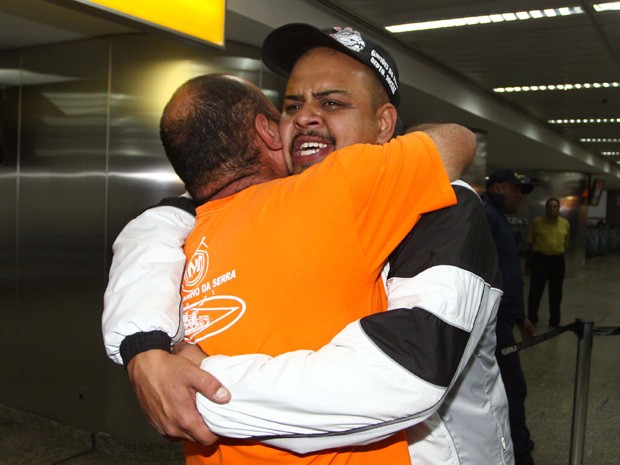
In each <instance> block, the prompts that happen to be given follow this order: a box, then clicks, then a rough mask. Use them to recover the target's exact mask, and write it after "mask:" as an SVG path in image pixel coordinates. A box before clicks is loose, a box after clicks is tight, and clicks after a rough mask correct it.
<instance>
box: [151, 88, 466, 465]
mask: <svg viewBox="0 0 620 465" xmlns="http://www.w3.org/2000/svg"><path fill="white" fill-rule="evenodd" d="M231 88H234V91H231V92H230V93H229V94H227V92H228V90H229V89H231ZM244 90H245V91H246V92H245V93H246V94H247V93H248V92H247V91H248V90H251V91H252V92H256V90H255V88H253V86H251V85H249V84H248V83H241V82H239V80H237V79H233V78H231V77H222V76H215V77H214V76H207V77H202V78H196V79H194V80H192V81H189V82H188V83H186V84H185V85H184V86H182V87H181V88H180V89H179V91H177V92H176V93H175V95H174V96H173V98H172V100H171V102H170V103H169V104H168V106H167V107H166V110H165V112H164V116H163V118H162V131H161V133H162V140H163V142H164V147H165V148H166V153H167V155H168V156H169V158H170V160H171V162H172V164H173V166H174V168H175V170H176V171H177V174H179V176H180V177H181V178H182V179H183V180H184V182H185V183H186V187H187V188H188V191H189V192H190V193H191V194H192V196H193V197H194V198H195V199H202V201H203V202H204V201H206V203H203V204H202V205H201V206H200V207H199V208H198V218H197V225H196V229H195V231H194V232H193V233H192V235H191V236H190V238H189V239H188V241H187V243H186V252H187V255H188V263H187V268H186V273H185V276H184V282H183V314H184V315H183V319H184V325H185V327H186V335H187V337H188V338H189V339H190V340H192V341H193V342H196V343H198V344H200V346H201V347H202V348H203V350H205V351H206V352H207V353H220V354H228V355H235V354H243V353H251V352H263V353H267V354H271V355H277V354H279V353H282V352H286V351H290V350H294V349H301V348H304V349H318V348H319V347H320V346H322V345H324V344H325V343H327V342H328V341H329V339H330V338H331V336H333V334H334V333H335V332H337V331H338V330H340V329H342V328H343V327H344V326H346V324H347V323H349V322H350V321H352V320H355V319H357V318H360V317H362V316H365V315H368V314H370V313H372V312H376V311H380V310H384V309H385V294H384V290H383V285H382V283H381V282H380V280H379V279H378V278H379V273H380V271H381V269H382V267H383V265H384V263H385V261H386V259H387V257H388V255H389V253H390V252H391V251H392V250H393V249H394V248H395V247H396V245H398V243H399V242H400V240H401V239H402V238H403V237H404V236H405V235H406V234H407V233H408V232H409V230H410V229H411V228H412V226H413V225H414V224H415V222H416V221H417V219H418V218H419V217H420V215H421V214H423V213H425V212H428V211H431V210H434V209H437V208H441V207H444V206H447V205H451V204H453V203H454V201H455V198H454V192H453V190H452V188H451V186H450V184H449V181H448V178H447V177H446V174H445V172H444V171H443V168H442V164H441V161H440V159H439V157H438V156H437V149H436V147H435V146H434V145H433V143H432V140H431V138H429V137H428V136H427V135H425V134H423V133H415V134H412V135H409V136H406V138H403V139H397V140H395V141H394V142H392V143H390V144H388V145H385V146H373V145H365V146H359V145H358V146H352V147H350V148H347V149H343V150H341V152H340V153H339V154H335V155H332V156H331V157H329V159H327V160H326V161H325V162H323V163H322V164H320V165H318V166H316V167H314V168H312V169H309V170H307V172H306V173H303V174H302V175H299V176H295V177H290V178H286V179H278V178H280V177H282V176H283V175H285V174H286V171H287V169H288V168H289V166H290V165H289V163H288V160H287V159H286V158H285V157H284V156H283V155H277V151H278V150H280V152H281V148H282V146H281V143H280V144H278V141H279V135H278V136H277V137H276V136H274V131H271V127H272V123H273V121H272V120H271V119H270V117H268V116H265V114H266V113H268V112H270V111H273V110H275V109H273V110H271V109H264V108H262V107H261V106H260V105H257V108H245V109H244V110H242V111H238V110H239V109H238V108H236V107H238V106H239V105H237V104H236V103H235V101H234V100H229V101H226V100H224V102H223V104H222V106H221V107H217V108H216V109H213V106H211V107H209V108H210V109H211V110H212V112H211V113H208V114H202V113H200V111H201V110H203V109H204V108H206V107H207V105H203V103H205V102H204V101H201V99H205V98H207V99H208V98H210V97H211V96H212V95H217V96H218V97H217V98H219V99H224V98H225V97H226V98H229V99H235V98H236V99H242V100H239V101H244V102H247V101H248V100H251V99H250V97H249V96H248V95H245V94H244V93H243V91H244ZM224 96H225V97H224ZM265 100H266V99H265ZM193 103H197V104H196V105H192V104H193ZM210 103H213V102H210ZM261 105H267V106H269V104H265V102H262V103H261ZM231 108H232V109H233V112H232V113H231V112H230V111H229V112H228V113H230V114H227V110H230V109H231ZM261 111H262V112H263V113H264V114H261V113H260V112H261ZM209 115H211V116H212V118H211V119H212V120H217V123H215V124H214V125H213V132H218V131H219V132H220V133H226V134H229V133H230V132H229V131H226V130H224V131H222V129H221V127H220V126H218V124H219V123H220V122H221V121H222V120H224V121H228V120H230V119H234V117H235V115H236V117H237V118H238V119H239V118H240V116H243V117H244V118H245V121H246V122H247V119H248V118H250V119H252V116H253V115H256V118H255V119H254V126H255V131H254V132H252V131H251V130H250V131H249V132H250V136H249V137H250V138H251V140H249V141H247V144H248V145H249V146H250V147H246V149H245V150H244V149H243V147H239V150H238V152H239V153H238V154H237V155H239V156H240V158H241V161H237V160H235V161H232V158H231V157H235V151H234V150H229V153H228V154H227V156H226V157H223V159H219V160H216V161H213V162H212V163H211V162H210V163H211V164H210V165H209V164H208V163H207V165H206V166H198V165H197V164H196V163H194V161H195V160H191V159H190V158H192V157H193V158H196V159H200V162H202V161H203V159H205V158H208V157H210V156H211V154H212V153H213V152H218V150H217V146H218V145H217V143H215V142H214V140H213V139H214V138H212V139H211V140H209V141H203V142H198V140H197V139H196V138H195V137H198V138H200V137H201V134H202V133H204V132H206V133H209V130H207V131H202V132H201V131H192V127H191V124H187V121H188V119H191V120H192V121H193V122H195V123H196V124H198V125H200V126H201V127H207V128H209V127H210V126H209V118H208V116H209ZM453 129H454V128H452V131H453ZM462 129H463V131H466V130H465V129H464V128H462ZM190 132H191V133H192V134H194V136H195V137H193V136H192V137H193V138H192V140H191V141H188V140H187V136H188V133H190ZM467 133H468V134H469V132H468V131H467ZM196 134H198V135H197V136H196ZM252 134H254V138H253V140H252ZM431 134H434V135H433V137H434V138H435V139H436V138H437V137H438V135H439V136H441V131H435V132H433V131H431ZM218 135H222V134H218ZM225 138H226V141H225V142H223V144H222V145H230V143H231V141H230V140H229V138H227V137H225ZM242 142H243V141H242ZM251 145H255V146H256V148H257V152H258V154H257V157H258V159H255V158H253V157H252V153H255V151H253V150H252V147H251ZM200 147H209V148H210V150H209V151H208V152H206V153H195V152H196V149H198V148H200ZM214 147H216V148H214ZM450 149H451V150H454V151H456V152H457V153H458V152H459V150H458V149H457V147H456V146H455V147H450ZM274 151H275V152H276V154H274ZM461 153H462V152H461ZM248 154H249V155H248ZM201 157H202V158H201ZM230 166H234V167H236V168H237V169H236V170H235V169H229V167H230ZM197 173H203V174H204V173H207V175H206V177H205V176H204V175H203V174H197ZM412 199H415V202H413V201H412ZM412 204H415V205H412ZM388 207H389V208H388ZM309 244H314V245H313V246H311V245H309ZM302 245H303V246H302ZM351 264H355V265H354V266H351ZM304 295H305V296H307V298H306V299H303V296H304ZM300 297H302V298H300ZM334 309H338V311H337V312H334ZM341 310H343V311H341ZM186 452H187V462H188V463H189V464H193V463H200V464H207V463H209V464H210V463H239V464H242V463H265V464H272V463H310V462H312V463H350V464H370V463H390V464H398V463H403V464H408V463H409V455H408V451H407V443H406V439H405V435H404V433H399V434H396V435H394V436H392V437H391V438H388V439H387V440H384V441H381V442H378V443H375V444H372V445H370V446H364V447H351V448H346V449H338V450H337V451H325V452H320V453H316V454H308V455H303V456H298V455H293V454H291V453H289V452H284V451H281V450H279V449H276V448H273V447H269V446H264V445H259V444H251V443H244V442H242V441H238V440H237V441H229V440H223V441H221V442H220V443H219V444H218V445H216V446H212V447H209V448H205V447H202V446H199V445H196V444H191V443H188V445H187V448H186Z"/></svg>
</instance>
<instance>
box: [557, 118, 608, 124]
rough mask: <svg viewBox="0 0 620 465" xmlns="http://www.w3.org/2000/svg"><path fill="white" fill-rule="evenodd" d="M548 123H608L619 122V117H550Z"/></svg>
mask: <svg viewBox="0 0 620 465" xmlns="http://www.w3.org/2000/svg"><path fill="white" fill-rule="evenodd" d="M548 123H549V124H609V123H620V118H570V119H550V120H549V121H548Z"/></svg>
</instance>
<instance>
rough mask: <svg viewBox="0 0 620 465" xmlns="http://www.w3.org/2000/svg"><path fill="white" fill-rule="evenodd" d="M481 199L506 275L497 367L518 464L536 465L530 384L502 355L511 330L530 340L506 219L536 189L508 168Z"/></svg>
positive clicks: (514, 359) (513, 356) (514, 358)
mask: <svg viewBox="0 0 620 465" xmlns="http://www.w3.org/2000/svg"><path fill="white" fill-rule="evenodd" d="M486 188H487V190H486V192H484V193H483V194H482V196H481V197H482V201H483V202H484V210H485V213H486V215H487V219H488V220H489V225H490V226H491V233H492V235H493V240H494V241H495V247H496V248H497V255H498V258H499V267H500V270H501V274H502V281H503V284H502V290H503V292H504V294H503V295H502V300H501V301H500V304H499V309H498V311H497V326H496V335H497V349H498V351H497V352H496V356H497V362H498V364H499V369H500V372H501V374H502V380H503V382H504V386H505V388H506V395H507V397H508V413H509V419H510V430H511V436H512V442H513V446H514V452H515V464H516V465H532V464H533V463H534V460H533V458H532V450H533V449H534V442H533V441H532V439H531V438H530V431H529V429H528V427H527V424H526V421H525V397H526V396H527V385H526V383H525V376H524V375H523V370H522V369H521V361H520V359H519V354H518V352H512V353H510V354H507V355H502V354H501V353H499V351H500V350H501V349H502V348H504V347H508V346H512V345H514V344H515V343H516V342H515V337H514V333H513V328H514V326H515V325H517V327H518V328H519V330H520V332H521V336H522V337H523V339H528V338H530V337H532V336H533V335H534V334H535V332H536V329H535V326H534V324H533V323H532V322H531V321H530V320H528V319H527V318H526V317H525V307H524V300H523V274H522V272H521V260H520V257H519V248H518V246H517V240H516V238H515V234H514V232H513V230H512V229H511V227H510V224H509V223H508V220H507V219H506V214H511V213H516V212H517V211H518V210H519V207H520V205H521V202H522V200H523V197H524V196H525V195H527V194H529V193H530V192H532V190H533V189H534V185H533V184H532V183H531V182H529V180H528V179H527V178H526V177H525V176H522V175H519V174H518V173H515V172H514V171H513V170H510V169H500V170H496V171H493V172H492V173H491V175H490V176H489V177H488V179H487V182H486Z"/></svg>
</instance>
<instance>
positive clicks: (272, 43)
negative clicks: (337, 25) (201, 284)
mask: <svg viewBox="0 0 620 465" xmlns="http://www.w3.org/2000/svg"><path fill="white" fill-rule="evenodd" d="M315 47H328V48H333V49H335V50H338V51H339V52H342V53H346V54H347V55H349V56H351V57H353V58H355V59H357V57H356V56H355V55H354V54H353V53H352V52H351V51H350V50H349V49H348V48H346V47H345V46H344V45H341V44H340V42H338V41H337V40H335V39H332V38H331V37H330V36H329V35H328V34H326V33H325V32H323V31H322V30H320V29H319V28H317V27H314V26H311V25H309V24H304V23H293V24H286V25H284V26H281V27H279V28H277V29H274V30H273V31H271V33H269V35H268V36H267V37H266V38H265V41H264V42H263V48H262V51H261V55H262V59H263V63H265V66H267V68H269V69H270V70H272V71H273V72H274V73H276V74H279V75H280V76H284V77H289V76H290V74H291V70H292V69H293V65H295V62H296V61H297V60H298V58H299V57H300V56H301V55H303V54H304V52H306V51H308V50H310V49H311V48H315Z"/></svg>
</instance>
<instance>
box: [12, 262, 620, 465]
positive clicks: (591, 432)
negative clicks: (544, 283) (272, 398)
mask: <svg viewBox="0 0 620 465" xmlns="http://www.w3.org/2000/svg"><path fill="white" fill-rule="evenodd" d="M526 290H527V289H526ZM618 297H620V254H615V255H611V256H607V257H599V258H595V259H592V260H589V261H588V263H587V265H586V273H585V274H584V275H583V276H580V277H575V278H568V279H567V280H566V282H565V295H564V302H563V315H562V319H563V323H564V324H566V323H568V322H570V321H573V320H574V319H575V318H579V319H581V320H583V321H588V320H589V321H593V322H594V326H595V327H608V326H620V304H619V303H618V300H619V299H618ZM545 298H546V295H545V296H543V299H545ZM546 312H547V306H546V303H545V302H544V301H543V304H542V308H541V321H545V318H546V316H547V313H546ZM546 330H547V328H546V327H544V326H541V327H540V328H539V332H544V331H546ZM577 342H578V338H577V336H576V335H575V334H574V333H573V332H565V333H563V334H561V335H559V336H557V337H555V338H551V339H548V340H546V341H543V342H541V343H540V344H537V345H535V346H532V347H529V348H527V349H524V350H523V351H521V352H520V356H521V361H522V364H523V369H524V371H525V375H526V378H527V380H528V389H529V395H528V399H527V404H526V408H527V415H528V424H529V427H530V429H531V432H532V436H533V439H534V441H535V442H536V449H535V451H534V454H533V456H534V459H535V461H536V464H537V465H567V464H568V463H569V454H570V440H571V420H572V408H573V391H574V383H575V365H576V358H577ZM619 358H620V336H595V337H594V343H593V348H592V360H591V376H590V384H589V397H588V410H587V424H586V438H585V449H584V451H583V457H584V460H583V463H584V464H586V465H617V464H618V463H620V459H619V458H618V455H619V454H618V452H617V451H616V449H615V446H616V445H618V444H620V364H619V363H618V359H619ZM47 423H48V422H47V421H44V420H43V421H42V420H41V419H37V418H34V417H32V416H29V415H27V414H21V413H19V412H15V411H14V410H12V409H3V408H2V407H1V406H0V465H56V464H58V465H60V464H66V465H144V464H147V463H148V464H152V465H180V464H182V463H183V459H182V458H181V450H180V447H179V446H175V445H170V446H169V447H168V446H152V447H148V454H144V453H140V452H138V453H136V450H135V449H132V447H131V446H128V445H123V444H118V443H114V441H113V438H108V437H104V436H99V435H92V434H91V433H87V432H86V433H85V432H79V431H77V432H76V431H74V430H72V429H71V428H67V427H64V426H63V425H57V424H52V425H51V427H50V426H49V425H47ZM106 451H107V452H111V453H107V452H106ZM119 451H121V452H119ZM136 457H141V459H140V460H138V459H136ZM378 465H381V464H378Z"/></svg>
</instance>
